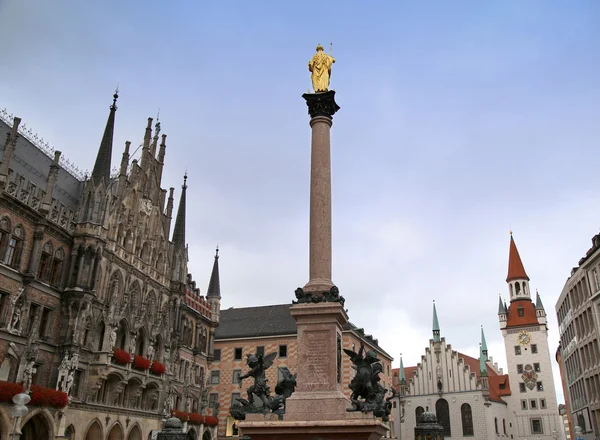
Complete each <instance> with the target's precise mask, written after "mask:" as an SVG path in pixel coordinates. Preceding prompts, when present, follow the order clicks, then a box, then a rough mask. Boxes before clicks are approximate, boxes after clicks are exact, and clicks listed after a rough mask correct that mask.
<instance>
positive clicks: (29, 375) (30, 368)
mask: <svg viewBox="0 0 600 440" xmlns="http://www.w3.org/2000/svg"><path fill="white" fill-rule="evenodd" d="M36 372H37V368H35V362H34V361H31V362H29V363H28V364H27V366H26V367H25V374H24V381H23V388H24V390H25V391H24V392H25V393H29V392H30V391H31V384H32V381H33V375H34V374H35V373H36Z"/></svg>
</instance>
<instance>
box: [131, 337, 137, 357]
mask: <svg viewBox="0 0 600 440" xmlns="http://www.w3.org/2000/svg"><path fill="white" fill-rule="evenodd" d="M136 339H137V335H136V334H135V333H133V334H132V335H131V338H130V339H129V353H130V354H131V356H133V355H134V354H135V340H136Z"/></svg>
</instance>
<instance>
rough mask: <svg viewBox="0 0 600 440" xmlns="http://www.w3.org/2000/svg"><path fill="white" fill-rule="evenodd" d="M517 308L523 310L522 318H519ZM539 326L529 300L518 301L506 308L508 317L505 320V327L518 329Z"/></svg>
mask: <svg viewBox="0 0 600 440" xmlns="http://www.w3.org/2000/svg"><path fill="white" fill-rule="evenodd" d="M519 308H522V309H523V316H519ZM537 324H539V322H538V319H537V315H536V313H535V307H534V306H533V303H532V302H531V300H530V299H526V298H523V299H519V300H516V301H513V302H512V303H510V306H509V307H508V316H507V318H506V326H507V327H519V326H522V325H537Z"/></svg>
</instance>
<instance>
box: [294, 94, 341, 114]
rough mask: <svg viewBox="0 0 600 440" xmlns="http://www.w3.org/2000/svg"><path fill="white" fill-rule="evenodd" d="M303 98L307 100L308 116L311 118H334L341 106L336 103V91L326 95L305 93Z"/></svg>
mask: <svg viewBox="0 0 600 440" xmlns="http://www.w3.org/2000/svg"><path fill="white" fill-rule="evenodd" d="M302 97H303V98H304V99H306V105H307V106H308V114H309V115H310V117H311V118H316V117H317V116H325V117H327V118H332V117H333V115H334V114H335V113H336V112H337V111H338V110H339V109H340V106H339V105H337V103H336V102H335V91H334V90H330V91H328V92H325V93H305V94H304V95H302Z"/></svg>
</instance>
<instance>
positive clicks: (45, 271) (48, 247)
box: [38, 242, 54, 281]
mask: <svg viewBox="0 0 600 440" xmlns="http://www.w3.org/2000/svg"><path fill="white" fill-rule="evenodd" d="M53 253H54V249H53V248H52V243H50V242H47V243H46V244H45V245H44V247H43V248H42V255H41V257H40V265H39V267H38V279H39V280H40V281H48V277H49V276H50V265H51V264H52V254H53Z"/></svg>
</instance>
